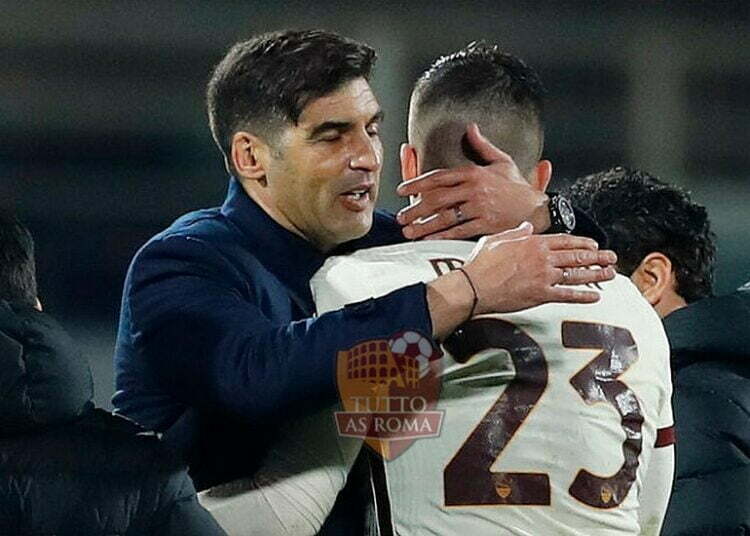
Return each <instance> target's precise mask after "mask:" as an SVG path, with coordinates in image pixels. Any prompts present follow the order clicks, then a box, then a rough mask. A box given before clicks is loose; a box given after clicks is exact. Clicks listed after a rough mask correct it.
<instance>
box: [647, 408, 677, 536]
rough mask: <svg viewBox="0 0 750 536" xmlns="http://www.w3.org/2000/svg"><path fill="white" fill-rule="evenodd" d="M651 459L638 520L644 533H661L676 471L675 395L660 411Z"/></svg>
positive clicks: (656, 535)
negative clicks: (673, 399) (673, 408)
mask: <svg viewBox="0 0 750 536" xmlns="http://www.w3.org/2000/svg"><path fill="white" fill-rule="evenodd" d="M657 426H658V427H657V430H656V439H655V442H654V445H653V446H652V448H653V451H652V452H651V460H650V461H649V464H648V467H647V469H646V476H645V478H644V482H643V485H642V487H641V490H640V493H639V495H638V502H639V505H640V506H639V509H638V520H639V522H640V525H641V535H642V536H658V535H659V534H660V531H661V527H662V524H663V523H664V516H665V515H666V512H667V505H668V504H669V497H670V495H671V493H672V482H673V480H674V473H675V453H674V450H675V432H674V419H673V416H672V401H671V397H670V396H667V397H666V398H665V399H664V402H663V404H662V408H661V411H660V412H659V417H658V422H657Z"/></svg>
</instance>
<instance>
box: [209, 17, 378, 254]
mask: <svg viewBox="0 0 750 536" xmlns="http://www.w3.org/2000/svg"><path fill="white" fill-rule="evenodd" d="M374 63H375V52H374V51H373V49H372V48H370V47H368V46H367V45H364V44H362V43H358V42H356V41H353V40H350V39H347V38H344V37H341V36H339V35H336V34H333V33H329V32H325V31H318V30H307V31H281V32H273V33H266V34H262V35H259V36H256V37H254V38H252V39H250V40H248V41H243V42H240V43H237V44H235V45H234V46H233V47H232V48H231V49H230V50H229V52H228V53H227V54H226V56H225V57H224V59H223V60H222V61H221V62H220V63H219V64H218V65H217V67H216V68H215V70H214V72H213V75H212V77H211V80H210V82H209V84H208V92H207V105H208V116H209V121H210V125H211V132H212V133H213V137H214V140H215V141H216V143H217V145H218V146H219V148H220V149H221V151H222V153H223V154H224V158H225V162H226V165H227V168H228V169H229V171H230V172H231V173H232V174H234V175H235V177H236V178H237V179H238V180H239V181H240V182H241V183H242V185H243V187H244V188H245V190H246V191H247V192H248V194H249V195H250V196H251V197H252V198H253V199H255V201H256V202H258V203H259V204H260V205H261V207H263V209H264V210H265V211H266V212H267V213H269V215H270V216H271V217H272V218H273V219H274V220H276V221H277V222H278V223H280V224H281V225H283V226H284V227H286V228H287V229H289V230H291V231H293V232H296V233H297V234H300V235H301V236H303V237H305V238H306V239H308V240H309V241H310V242H312V243H313V244H314V245H315V246H316V247H318V248H319V249H322V250H328V249H331V248H332V247H333V246H335V245H337V244H339V243H342V242H345V241H347V240H350V239H353V238H358V237H360V236H362V235H364V234H365V233H366V232H367V231H368V230H369V228H370V226H371V225H372V213H373V209H374V204H375V200H376V197H377V192H378V183H379V178H380V170H381V166H382V160H383V148H382V145H381V142H380V138H379V124H380V121H381V119H382V113H381V110H380V106H379V104H378V101H377V99H376V98H375V95H374V94H373V93H372V90H371V88H370V85H369V82H368V80H369V78H370V74H371V71H372V68H373V65H374Z"/></svg>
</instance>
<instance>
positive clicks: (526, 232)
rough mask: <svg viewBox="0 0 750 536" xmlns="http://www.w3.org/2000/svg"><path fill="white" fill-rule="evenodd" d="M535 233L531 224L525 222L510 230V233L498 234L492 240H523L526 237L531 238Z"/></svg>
mask: <svg viewBox="0 0 750 536" xmlns="http://www.w3.org/2000/svg"><path fill="white" fill-rule="evenodd" d="M533 233H534V226H533V225H532V224H531V223H530V222H528V221H524V222H521V225H519V226H518V227H516V228H515V229H509V230H508V231H503V232H502V233H497V234H496V235H494V236H493V237H492V238H493V239H497V240H516V239H518V238H523V237H524V236H531V235H532V234H533Z"/></svg>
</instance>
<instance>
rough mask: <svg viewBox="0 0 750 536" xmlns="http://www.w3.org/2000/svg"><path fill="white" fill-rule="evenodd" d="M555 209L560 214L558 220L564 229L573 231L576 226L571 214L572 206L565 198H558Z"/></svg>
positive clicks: (574, 218)
mask: <svg viewBox="0 0 750 536" xmlns="http://www.w3.org/2000/svg"><path fill="white" fill-rule="evenodd" d="M557 208H558V210H559V212H560V219H561V220H562V222H563V224H564V225H565V227H567V228H568V229H569V230H573V229H574V228H575V226H576V215H575V212H573V205H571V204H570V201H568V200H567V199H566V198H565V197H558V203H557Z"/></svg>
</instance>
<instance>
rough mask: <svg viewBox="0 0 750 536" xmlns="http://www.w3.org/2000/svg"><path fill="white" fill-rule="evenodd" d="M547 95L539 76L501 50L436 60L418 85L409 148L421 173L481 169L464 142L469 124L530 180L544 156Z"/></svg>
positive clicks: (480, 49)
mask: <svg viewBox="0 0 750 536" xmlns="http://www.w3.org/2000/svg"><path fill="white" fill-rule="evenodd" d="M543 94H544V90H543V88H542V85H541V82H540V81H539V78H538V76H537V75H536V73H535V72H534V71H533V70H532V69H531V68H529V67H528V66H526V64H524V63H523V62H522V61H521V60H519V59H517V58H515V57H513V56H511V55H510V54H506V53H504V52H501V51H500V50H499V49H498V48H497V47H491V46H487V45H485V44H482V43H479V44H477V43H472V44H470V45H468V46H467V47H465V48H463V49H461V50H459V51H458V52H455V53H454V54H451V55H449V56H445V57H442V58H440V59H438V60H437V61H436V62H435V63H434V64H433V65H432V66H431V67H430V68H429V69H428V70H427V71H425V73H424V74H422V76H421V77H420V78H419V80H418V81H417V83H416V85H415V87H414V91H413V92H412V97H411V103H410V107H409V142H410V143H411V144H412V145H414V146H415V147H416V149H417V152H418V154H419V157H420V162H421V163H422V168H423V169H422V171H423V172H424V171H429V170H431V169H435V168H444V167H455V166H458V165H462V164H466V163H468V162H475V163H480V164H481V163H483V162H481V161H479V160H478V157H477V155H474V154H472V152H471V150H470V148H469V147H468V146H467V144H466V143H465V140H464V135H465V133H466V127H467V125H468V124H469V123H472V122H473V123H477V125H478V126H479V129H480V131H481V132H482V134H484V136H485V137H486V138H487V139H489V140H490V142H492V143H493V144H494V145H495V146H497V147H499V148H500V149H502V150H503V151H505V152H506V153H508V154H509V155H510V156H511V157H512V158H513V160H514V161H515V162H516V165H517V166H518V168H519V169H520V170H521V172H522V173H523V174H524V176H529V175H530V174H531V172H532V171H533V170H534V168H535V166H536V164H537V162H539V159H540V158H541V155H542V148H543V146H544V127H543V122H542V112H543V110H542V101H543Z"/></svg>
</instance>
